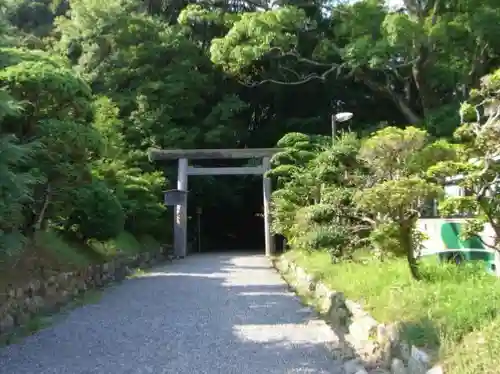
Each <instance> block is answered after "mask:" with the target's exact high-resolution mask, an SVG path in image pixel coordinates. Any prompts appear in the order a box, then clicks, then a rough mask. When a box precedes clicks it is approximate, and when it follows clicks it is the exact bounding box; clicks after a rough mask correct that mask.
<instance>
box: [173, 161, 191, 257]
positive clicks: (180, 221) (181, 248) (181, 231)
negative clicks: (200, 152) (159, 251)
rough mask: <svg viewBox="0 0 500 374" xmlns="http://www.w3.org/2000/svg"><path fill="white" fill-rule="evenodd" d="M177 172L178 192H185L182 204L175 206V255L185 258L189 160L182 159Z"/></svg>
mask: <svg viewBox="0 0 500 374" xmlns="http://www.w3.org/2000/svg"><path fill="white" fill-rule="evenodd" d="M178 163H179V166H178V171H177V190H178V191H182V192H184V194H183V197H184V198H183V199H182V201H180V204H177V205H176V206H175V220H174V253H175V255H176V256H179V257H185V256H186V254H187V191H188V175H187V168H188V160H187V158H180V159H179V161H178Z"/></svg>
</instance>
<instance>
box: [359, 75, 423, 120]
mask: <svg viewBox="0 0 500 374" xmlns="http://www.w3.org/2000/svg"><path fill="white" fill-rule="evenodd" d="M356 78H357V79H359V80H361V81H363V82H364V84H366V85H367V86H368V87H369V88H370V89H371V90H373V91H375V92H379V93H381V94H383V95H385V96H386V97H388V98H389V99H391V101H392V102H393V103H394V104H395V105H396V106H397V107H398V109H399V111H400V112H401V114H402V115H403V116H404V117H405V118H406V120H407V121H408V123H409V124H412V125H414V124H418V123H420V122H422V118H421V117H420V116H419V115H418V114H417V113H415V111H414V110H413V109H412V108H411V106H410V103H409V102H408V101H407V100H405V99H404V97H403V95H400V94H398V93H397V92H395V91H393V90H391V89H390V88H389V87H387V86H385V85H383V84H380V83H377V82H374V81H373V80H371V79H370V78H369V77H368V76H366V75H365V74H364V73H363V72H357V74H356Z"/></svg>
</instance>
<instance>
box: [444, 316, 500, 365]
mask: <svg viewBox="0 0 500 374" xmlns="http://www.w3.org/2000/svg"><path fill="white" fill-rule="evenodd" d="M498 331H500V318H498V317H497V318H495V319H494V320H492V321H491V322H490V323H488V324H487V325H486V326H484V327H483V328H482V329H481V330H479V331H475V332H473V333H471V334H469V335H468V336H466V337H465V338H464V339H463V341H462V342H460V343H459V344H457V345H456V346H455V347H454V349H453V350H450V351H449V352H448V355H447V357H446V358H445V359H444V362H443V369H444V372H445V373H451V374H478V373H481V374H497V373H498V371H499V368H500V355H499V354H498V352H500V337H499V333H498Z"/></svg>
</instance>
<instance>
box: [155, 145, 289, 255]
mask: <svg viewBox="0 0 500 374" xmlns="http://www.w3.org/2000/svg"><path fill="white" fill-rule="evenodd" d="M280 151H281V149H278V148H254V149H249V148H244V149H187V150H182V149H172V150H155V149H152V150H150V151H149V159H150V161H164V160H173V159H177V160H178V173H177V190H176V191H170V192H173V193H174V194H173V195H171V196H172V198H173V200H175V202H174V203H173V204H175V220H174V252H175V255H176V256H179V257H185V256H186V255H187V191H188V177H189V175H262V195H263V211H264V212H263V213H264V239H265V247H266V248H265V253H266V256H271V255H273V253H274V248H275V246H274V237H273V235H272V233H271V212H270V203H271V192H272V184H271V179H270V178H268V177H266V175H265V174H266V172H267V171H268V170H269V169H270V168H271V164H270V157H271V156H272V155H273V154H275V153H277V152H280ZM217 158H231V159H245V158H260V159H261V160H262V163H261V165H259V166H243V167H218V168H202V167H190V166H189V164H188V160H189V159H217ZM166 200H167V199H166ZM171 204H172V203H171Z"/></svg>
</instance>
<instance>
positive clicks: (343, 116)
mask: <svg viewBox="0 0 500 374" xmlns="http://www.w3.org/2000/svg"><path fill="white" fill-rule="evenodd" d="M352 116H353V114H352V113H351V112H341V113H337V114H332V144H334V143H335V132H336V130H337V129H336V127H337V122H339V123H340V122H346V121H349V120H350V119H351V118H352Z"/></svg>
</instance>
